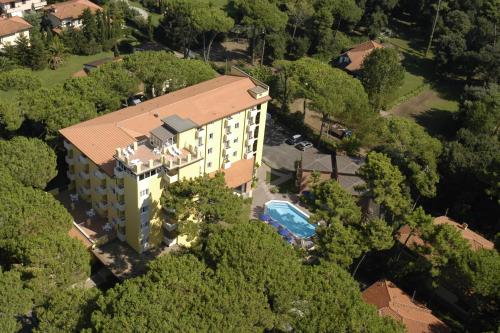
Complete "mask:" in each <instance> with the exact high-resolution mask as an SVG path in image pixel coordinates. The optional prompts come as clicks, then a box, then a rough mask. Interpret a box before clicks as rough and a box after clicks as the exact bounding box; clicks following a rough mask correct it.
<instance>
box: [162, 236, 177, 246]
mask: <svg viewBox="0 0 500 333" xmlns="http://www.w3.org/2000/svg"><path fill="white" fill-rule="evenodd" d="M163 242H164V243H165V244H166V245H167V246H170V245H175V244H177V238H168V237H166V236H163Z"/></svg>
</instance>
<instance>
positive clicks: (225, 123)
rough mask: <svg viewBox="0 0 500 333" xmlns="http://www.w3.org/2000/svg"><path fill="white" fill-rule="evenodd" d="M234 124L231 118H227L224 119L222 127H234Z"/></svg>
mask: <svg viewBox="0 0 500 333" xmlns="http://www.w3.org/2000/svg"><path fill="white" fill-rule="evenodd" d="M234 122H235V120H234V118H232V117H228V118H226V119H225V121H224V125H225V126H226V127H231V126H233V125H234Z"/></svg>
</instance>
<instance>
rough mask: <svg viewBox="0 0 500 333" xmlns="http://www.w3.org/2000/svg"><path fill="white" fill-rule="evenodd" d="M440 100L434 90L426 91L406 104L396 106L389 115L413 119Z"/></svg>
mask: <svg viewBox="0 0 500 333" xmlns="http://www.w3.org/2000/svg"><path fill="white" fill-rule="evenodd" d="M438 100H441V97H439V95H438V93H437V92H436V91H434V90H426V91H424V92H422V93H421V94H419V95H417V96H415V97H412V98H410V99H409V100H407V101H406V102H403V103H401V104H398V105H396V106H395V107H393V108H392V109H391V110H390V111H389V113H391V114H393V115H395V116H399V117H415V116H418V115H419V114H422V113H424V112H427V111H429V110H430V109H432V105H433V104H435V103H436V102H437V101H438Z"/></svg>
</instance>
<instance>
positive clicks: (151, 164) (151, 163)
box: [148, 160, 153, 169]
mask: <svg viewBox="0 0 500 333" xmlns="http://www.w3.org/2000/svg"><path fill="white" fill-rule="evenodd" d="M148 167H149V168H150V169H152V168H153V160H149V165H148Z"/></svg>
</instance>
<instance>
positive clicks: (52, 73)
mask: <svg viewBox="0 0 500 333" xmlns="http://www.w3.org/2000/svg"><path fill="white" fill-rule="evenodd" d="M106 57H113V52H101V53H98V54H94V55H90V56H79V55H71V56H69V57H68V58H67V59H66V62H65V64H64V65H62V66H61V67H59V68H58V69H56V70H52V69H49V68H46V69H44V70H41V71H35V72H33V73H34V74H35V75H36V76H38V77H39V78H40V80H42V85H43V86H44V87H50V86H53V85H56V84H58V83H62V82H64V81H65V80H66V79H68V78H70V77H71V76H72V75H73V74H74V73H76V72H78V71H80V70H82V69H83V64H85V63H87V62H91V61H95V60H99V59H102V58H106Z"/></svg>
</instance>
